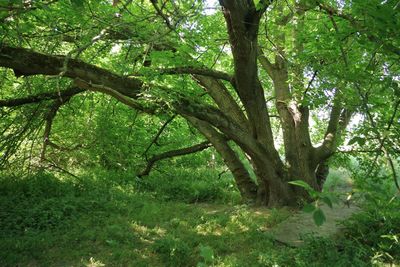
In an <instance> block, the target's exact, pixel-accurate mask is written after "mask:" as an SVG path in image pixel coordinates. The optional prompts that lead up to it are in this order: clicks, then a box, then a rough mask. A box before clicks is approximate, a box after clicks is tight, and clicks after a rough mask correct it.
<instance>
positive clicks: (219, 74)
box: [155, 67, 233, 82]
mask: <svg viewBox="0 0 400 267" xmlns="http://www.w3.org/2000/svg"><path fill="white" fill-rule="evenodd" d="M155 71H156V72H158V73H160V74H193V75H194V74H196V75H202V76H207V77H212V78H215V79H220V80H225V81H228V82H232V80H233V77H232V76H231V75H229V74H228V73H226V72H223V71H217V70H211V69H206V68H194V67H177V68H168V69H156V70H155Z"/></svg>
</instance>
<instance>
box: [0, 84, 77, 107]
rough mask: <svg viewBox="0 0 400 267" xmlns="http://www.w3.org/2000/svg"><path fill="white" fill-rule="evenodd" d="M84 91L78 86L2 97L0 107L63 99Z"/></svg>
mask: <svg viewBox="0 0 400 267" xmlns="http://www.w3.org/2000/svg"><path fill="white" fill-rule="evenodd" d="M84 91H85V90H84V89H81V88H78V87H70V88H68V89H66V90H62V91H57V92H49V93H42V94H37V95H31V96H26V97H21V98H15V99H3V100H0V107H17V106H22V105H26V104H34V103H39V102H42V101H47V100H55V99H59V100H60V101H62V100H63V99H68V98H69V97H71V96H73V95H76V94H79V93H82V92H84Z"/></svg>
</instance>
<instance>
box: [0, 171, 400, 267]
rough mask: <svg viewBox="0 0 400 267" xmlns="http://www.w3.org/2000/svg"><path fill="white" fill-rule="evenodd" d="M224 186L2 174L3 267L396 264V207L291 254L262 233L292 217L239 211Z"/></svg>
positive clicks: (209, 181)
mask: <svg viewBox="0 0 400 267" xmlns="http://www.w3.org/2000/svg"><path fill="white" fill-rule="evenodd" d="M189 174H191V176H190V175H189ZM229 179H230V178H229V176H227V175H226V177H224V176H222V177H221V178H219V179H216V178H215V176H214V178H213V176H212V174H211V173H210V172H209V171H208V170H205V171H204V172H201V170H194V171H193V170H192V171H191V172H189V171H181V172H179V173H176V175H175V176H173V177H172V176H166V177H164V176H163V175H161V174H155V175H153V176H151V177H148V178H146V179H143V180H137V179H135V178H132V177H129V176H125V175H124V174H123V173H115V172H105V171H102V170H93V171H91V172H90V173H88V174H85V175H81V176H80V178H79V179H77V178H74V177H68V176H64V175H61V176H54V175H52V174H49V173H45V172H42V173H38V174H36V175H30V176H27V177H17V176H10V175H3V176H2V177H1V178H0V229H1V231H0V266H200V267H201V266H275V267H276V266H372V265H373V264H380V263H381V262H394V263H395V262H398V261H399V250H398V243H396V242H397V241H396V240H395V238H396V237H395V236H396V235H395V234H396V233H397V234H398V233H399V225H400V224H399V216H398V215H396V214H398V213H396V212H395V210H396V209H397V210H398V208H399V206H395V204H392V205H394V206H393V207H392V206H391V208H390V209H387V210H386V209H384V208H382V207H383V206H382V207H379V208H376V209H374V210H372V209H366V211H365V213H362V214H361V215H359V217H354V219H353V220H351V221H349V222H348V225H347V227H348V228H347V229H348V230H347V232H346V235H345V236H344V237H342V238H341V239H339V240H330V239H321V238H313V237H306V240H307V241H306V245H305V246H303V247H302V248H297V249H295V248H289V247H286V246H282V245H280V244H278V243H275V242H274V240H273V238H272V236H271V235H270V233H269V232H268V229H270V228H272V227H274V226H275V225H277V224H278V223H280V222H281V221H283V220H284V219H286V218H287V217H288V216H290V213H291V212H290V211H289V210H287V209H279V210H278V209H275V210H267V209H262V210H261V211H260V210H259V209H257V212H255V210H253V208H251V207H248V206H245V205H240V201H239V199H238V195H237V191H236V189H235V188H234V187H232V186H231V185H232V181H230V180H229ZM200 202H204V203H200ZM391 203H397V202H394V201H392V202H391ZM396 205H397V204H396ZM389 214H390V216H389ZM360 216H361V217H360ZM382 218H384V220H385V221H382ZM385 253H386V254H385ZM379 255H384V256H379ZM388 255H390V256H388Z"/></svg>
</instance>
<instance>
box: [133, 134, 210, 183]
mask: <svg viewBox="0 0 400 267" xmlns="http://www.w3.org/2000/svg"><path fill="white" fill-rule="evenodd" d="M210 146H211V144H210V142H208V141H204V142H202V143H200V144H197V145H194V146H190V147H185V148H180V149H176V150H171V151H167V152H164V153H161V154H158V155H155V156H153V157H152V158H151V159H150V160H149V161H148V162H147V165H146V168H145V169H144V170H143V171H142V172H141V173H139V174H138V175H137V176H138V177H143V176H147V175H149V173H150V171H151V169H152V168H153V166H154V164H155V163H156V162H157V161H160V160H163V159H167V158H174V157H178V156H183V155H188V154H193V153H196V152H199V151H202V150H205V149H207V148H209V147H210Z"/></svg>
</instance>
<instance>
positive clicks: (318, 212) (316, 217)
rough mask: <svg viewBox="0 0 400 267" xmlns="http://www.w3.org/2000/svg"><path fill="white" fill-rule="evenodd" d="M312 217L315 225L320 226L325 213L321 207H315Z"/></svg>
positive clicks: (324, 218) (323, 220)
mask: <svg viewBox="0 0 400 267" xmlns="http://www.w3.org/2000/svg"><path fill="white" fill-rule="evenodd" d="M313 218H314V222H315V224H316V225H317V226H321V225H322V224H323V223H324V222H325V221H326V217H325V214H324V212H323V211H322V210H321V209H316V210H315V211H314V214H313Z"/></svg>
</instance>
